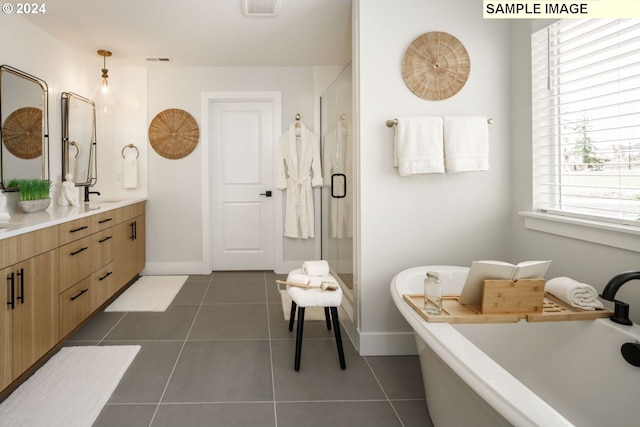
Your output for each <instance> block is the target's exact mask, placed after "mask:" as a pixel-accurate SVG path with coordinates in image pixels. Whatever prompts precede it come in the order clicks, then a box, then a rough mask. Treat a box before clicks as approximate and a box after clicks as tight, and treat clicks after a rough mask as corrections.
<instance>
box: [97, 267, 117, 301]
mask: <svg viewBox="0 0 640 427" xmlns="http://www.w3.org/2000/svg"><path fill="white" fill-rule="evenodd" d="M113 267H114V263H113V262H110V263H109V264H107V265H105V266H104V267H102V268H101V269H100V270H98V271H96V272H95V273H93V274H92V275H91V312H94V311H96V310H97V309H98V308H100V306H101V305H102V304H104V303H105V301H107V300H108V299H109V298H111V297H112V296H113V295H114V294H115V293H116V292H117V291H118V283H117V282H116V275H115V274H114V273H115V272H114V271H113Z"/></svg>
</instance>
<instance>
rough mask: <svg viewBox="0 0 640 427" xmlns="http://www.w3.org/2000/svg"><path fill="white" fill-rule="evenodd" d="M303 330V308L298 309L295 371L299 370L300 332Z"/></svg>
mask: <svg viewBox="0 0 640 427" xmlns="http://www.w3.org/2000/svg"><path fill="white" fill-rule="evenodd" d="M303 329H304V307H298V332H297V333H296V364H295V369H296V371H299V370H300V354H301V353H302V330H303Z"/></svg>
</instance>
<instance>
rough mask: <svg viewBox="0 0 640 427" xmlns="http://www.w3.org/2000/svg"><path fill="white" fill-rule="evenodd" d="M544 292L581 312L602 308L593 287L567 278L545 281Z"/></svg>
mask: <svg viewBox="0 0 640 427" xmlns="http://www.w3.org/2000/svg"><path fill="white" fill-rule="evenodd" d="M544 290H545V292H549V293H550V294H551V295H553V296H554V297H556V298H558V299H559V300H561V301H564V302H566V303H567V304H569V305H571V306H572V307H577V308H581V309H583V310H595V309H602V308H604V305H603V304H602V302H601V301H600V300H599V299H598V292H597V291H596V290H595V288H594V287H593V286H591V285H587V284H586V283H580V282H578V281H576V280H574V279H571V278H569V277H554V278H553V279H551V280H549V281H547V283H546V284H545V286H544Z"/></svg>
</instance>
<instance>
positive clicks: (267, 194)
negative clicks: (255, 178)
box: [260, 190, 271, 197]
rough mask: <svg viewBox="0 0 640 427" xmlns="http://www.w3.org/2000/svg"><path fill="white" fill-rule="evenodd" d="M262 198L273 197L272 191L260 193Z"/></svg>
mask: <svg viewBox="0 0 640 427" xmlns="http://www.w3.org/2000/svg"><path fill="white" fill-rule="evenodd" d="M260 195H261V196H267V197H271V190H267V191H265V192H264V193H260Z"/></svg>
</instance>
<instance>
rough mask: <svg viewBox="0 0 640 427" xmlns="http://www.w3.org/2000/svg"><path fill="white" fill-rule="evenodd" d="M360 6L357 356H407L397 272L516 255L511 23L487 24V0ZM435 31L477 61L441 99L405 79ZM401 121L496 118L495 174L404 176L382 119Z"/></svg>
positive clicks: (376, 1)
mask: <svg viewBox="0 0 640 427" xmlns="http://www.w3.org/2000/svg"><path fill="white" fill-rule="evenodd" d="M357 3H358V4H357V7H355V8H354V11H355V10H356V9H357V10H359V17H357V18H356V19H357V22H356V27H357V28H358V30H357V31H358V34H357V40H358V42H357V43H358V46H357V48H356V59H355V62H356V74H355V76H356V80H358V81H359V83H358V84H359V87H358V92H359V98H358V100H357V104H358V106H359V107H358V108H359V112H358V119H359V126H360V128H359V143H360V147H359V165H358V167H359V169H360V182H359V212H360V217H359V219H358V221H359V241H358V243H357V252H358V255H359V266H358V267H357V268H358V277H359V283H357V289H358V299H359V302H358V305H359V313H360V314H359V326H358V329H359V343H360V351H361V353H362V354H365V355H366V354H394V353H403V352H407V351H411V349H412V348H413V349H414V350H413V351H415V347H414V344H413V336H412V335H411V334H403V332H406V331H408V330H409V328H408V326H407V324H406V322H405V321H404V319H403V318H402V317H401V316H400V314H398V311H397V309H396V308H395V306H394V304H393V302H392V300H391V296H390V293H389V283H390V281H391V279H392V278H393V276H394V275H395V274H396V273H398V272H400V271H402V270H404V269H406V268H408V267H413V266H417V265H428V264H457V265H469V264H470V263H471V261H472V260H474V259H503V260H507V261H508V260H509V259H510V256H509V255H510V251H509V241H510V240H509V234H508V233H509V218H510V215H509V208H510V199H509V194H510V173H511V166H510V145H511V140H510V138H509V129H510V123H511V114H510V101H511V99H510V97H509V78H510V76H509V67H510V63H509V47H510V44H509V40H510V24H509V22H507V21H495V20H483V19H482V13H481V7H482V2H481V1H480V0H474V1H473V2H470V1H469V0H400V1H397V2H393V3H390V2H389V1H386V0H366V1H359V2H357ZM354 13H355V12H354ZM430 31H444V32H447V33H450V34H452V35H454V36H455V37H457V38H458V39H459V40H460V41H461V42H462V43H463V44H464V46H465V47H466V49H467V51H468V53H469V56H470V59H471V72H470V75H469V79H468V81H467V83H466V85H465V86H464V87H463V88H462V90H461V91H460V92H458V94H456V95H455V96H453V97H452V98H449V99H447V100H443V101H426V100H423V99H421V98H419V97H417V96H415V95H414V94H413V93H412V92H411V91H410V90H409V89H408V88H407V86H406V85H405V83H404V80H403V78H402V58H403V56H404V53H405V50H406V48H407V46H408V45H409V44H410V43H411V42H412V41H413V40H414V39H415V38H416V37H418V36H420V35H421V34H423V33H426V32H430ZM404 115H436V116H445V115H483V116H487V117H492V118H494V119H495V124H493V125H492V126H491V127H490V129H489V134H490V170H489V171H488V172H469V173H460V174H443V175H431V176H414V177H401V176H399V175H398V173H397V170H396V169H394V168H393V163H392V159H393V152H392V147H393V130H392V129H389V128H387V127H386V125H385V122H386V121H387V120H389V119H393V118H395V117H398V116H404Z"/></svg>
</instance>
